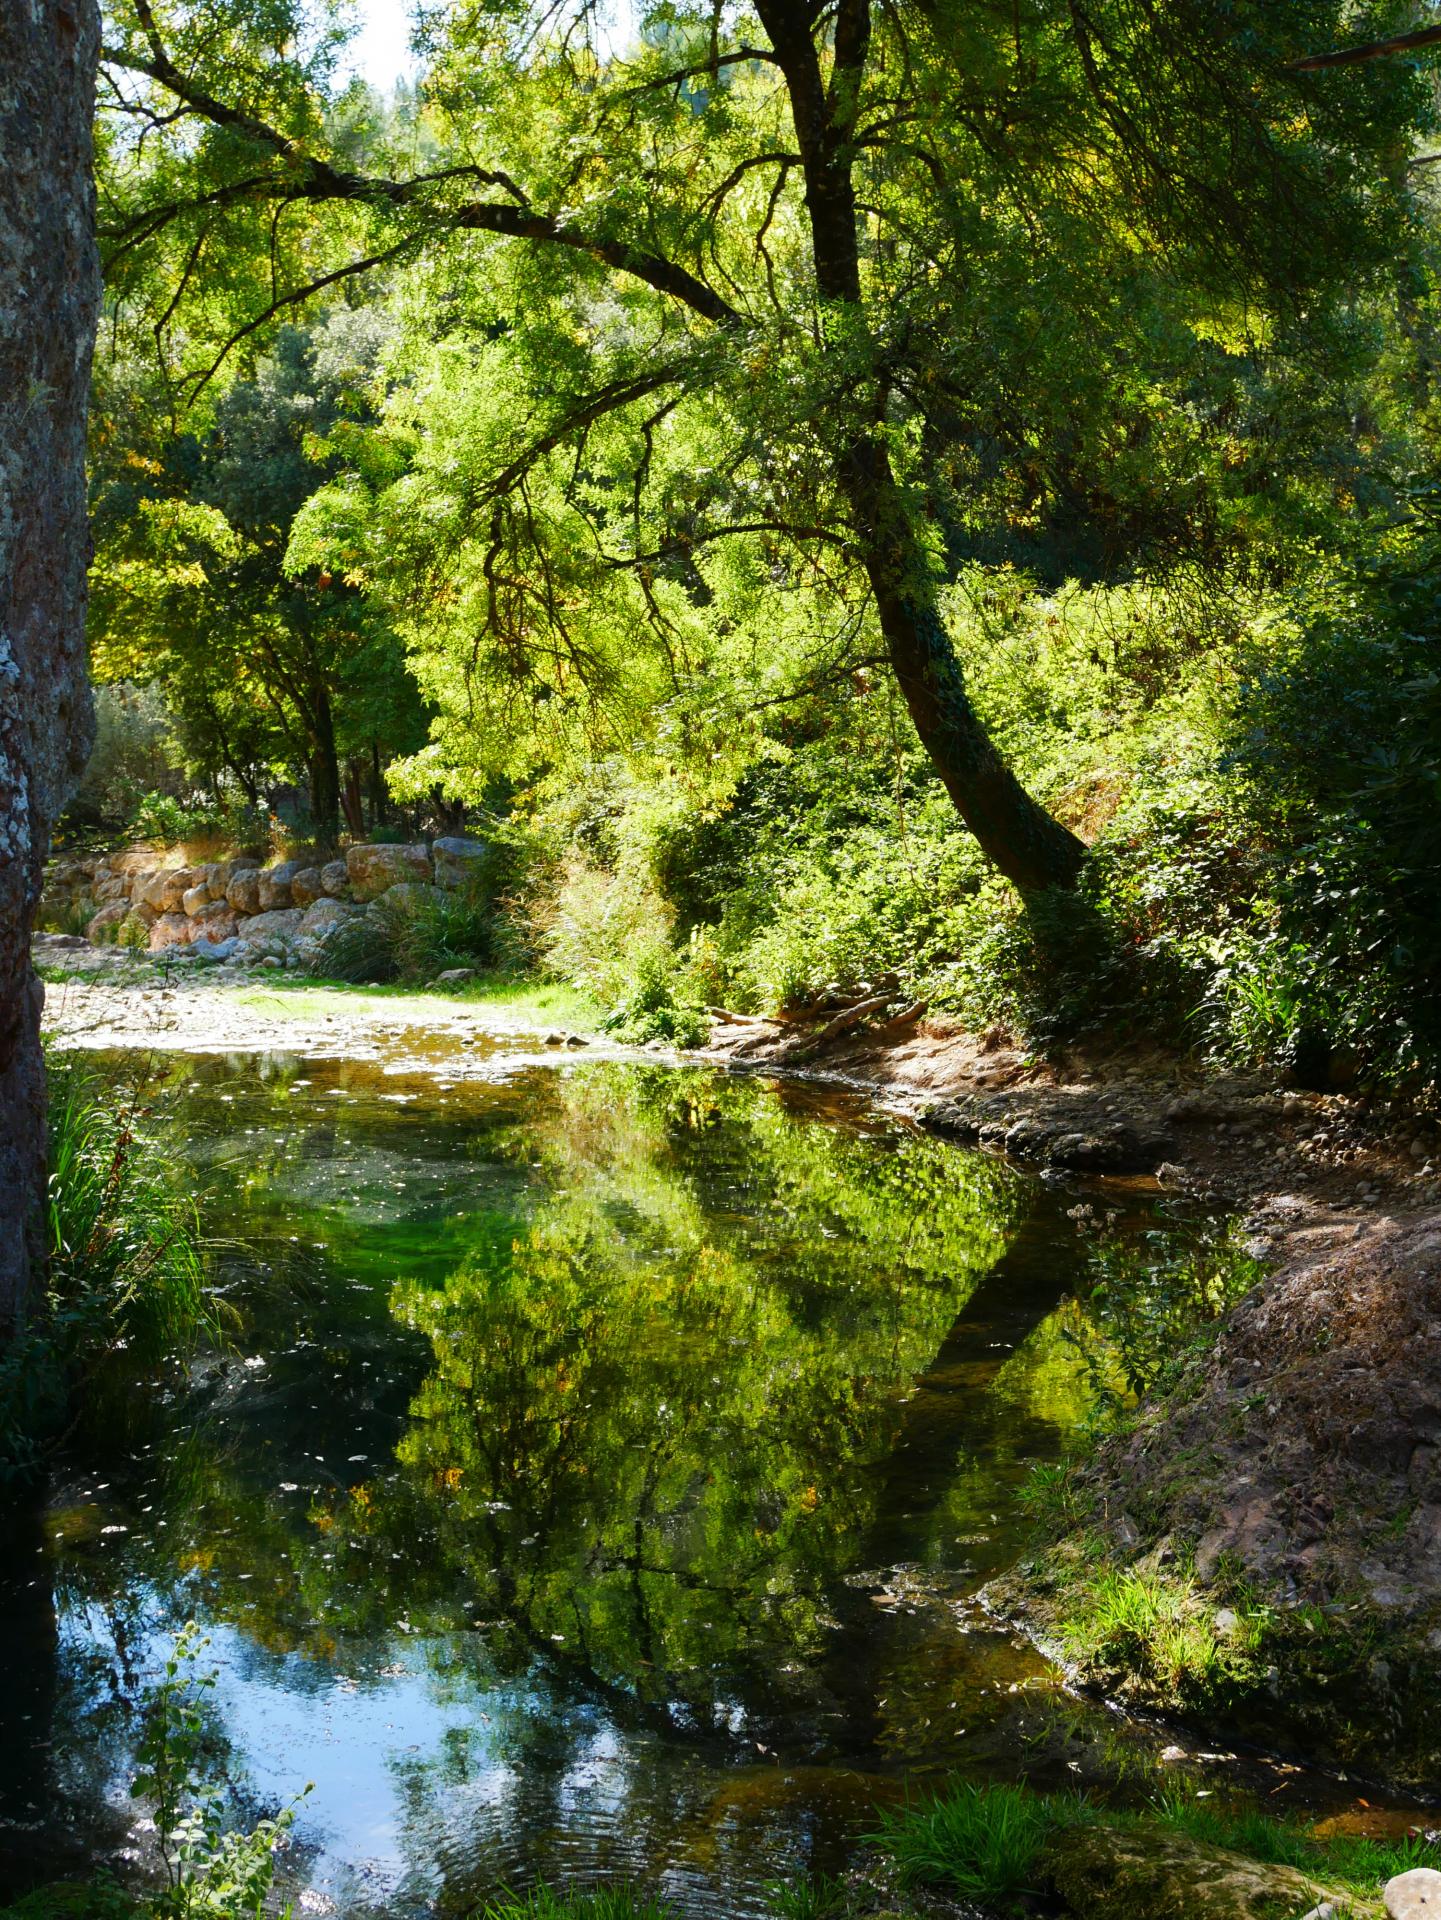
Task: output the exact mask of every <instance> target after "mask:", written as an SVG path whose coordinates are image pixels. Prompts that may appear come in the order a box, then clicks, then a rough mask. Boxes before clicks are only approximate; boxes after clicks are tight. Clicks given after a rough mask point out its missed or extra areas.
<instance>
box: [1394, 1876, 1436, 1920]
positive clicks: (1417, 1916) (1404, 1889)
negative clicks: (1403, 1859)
mask: <svg viewBox="0 0 1441 1920" xmlns="http://www.w3.org/2000/svg"><path fill="white" fill-rule="evenodd" d="M1385 1901H1386V1912H1387V1913H1388V1914H1389V1915H1390V1920H1441V1873H1438V1872H1437V1871H1436V1869H1435V1868H1434V1867H1413V1868H1412V1869H1411V1871H1410V1872H1409V1873H1398V1874H1397V1875H1396V1877H1395V1879H1394V1880H1388V1881H1387V1882H1386V1888H1385Z"/></svg>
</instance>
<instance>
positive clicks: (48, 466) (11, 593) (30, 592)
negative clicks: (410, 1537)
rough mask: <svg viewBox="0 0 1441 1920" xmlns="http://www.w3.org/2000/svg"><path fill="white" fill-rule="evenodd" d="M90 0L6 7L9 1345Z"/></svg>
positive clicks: (28, 1086) (63, 600) (76, 441)
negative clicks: (32, 931)
mask: <svg viewBox="0 0 1441 1920" xmlns="http://www.w3.org/2000/svg"><path fill="white" fill-rule="evenodd" d="M98 47H99V17H98V12H97V9H96V7H95V5H94V4H93V0H26V3H25V4H23V5H22V4H20V0H6V4H5V5H4V6H0V76H3V79H4V87H3V91H0V1339H3V1338H4V1335H5V1332H6V1330H7V1329H14V1328H15V1327H17V1326H18V1325H20V1324H21V1323H22V1322H23V1320H24V1317H25V1311H26V1303H27V1298H28V1296H29V1292H30V1286H31V1281H32V1279H33V1278H34V1276H35V1275H36V1274H37V1273H38V1272H40V1271H42V1270H43V1264H44V1237H43V1227H42V1218H41V1204H40V1203H41V1200H42V1197H43V1194H44V1185H45V1082H44V1070H43V1063H42V1061H41V1056H40V1039H39V1024H40V1008H41V1004H42V999H43V990H42V989H41V987H40V984H39V982H38V981H37V980H36V978H35V976H34V974H33V972H32V970H31V966H30V930H31V926H32V924H33V921H34V917H35V908H36V905H37V903H38V901H39V897H40V883H41V877H42V874H43V871H44V866H45V860H46V856H47V854H48V852H49V847H50V832H51V829H52V827H53V826H54V823H55V818H56V815H57V814H58V813H59V811H60V808H61V807H62V806H63V805H64V803H65V801H66V799H67V798H68V796H69V794H70V793H71V791H72V790H73V788H74V786H75V783H76V781H77V780H78V779H79V776H80V774H81V772H82V770H83V768H84V765H85V760H86V756H87V754H88V753H89V750H90V744H91V740H92V738H93V733H94V720H93V716H92V711H91V703H90V688H89V683H88V679H87V676H86V664H85V571H86V567H87V565H88V563H89V557H90V543H89V534H88V531H87V525H86V511H85V408H86V401H87V397H88V393H89V385H90V355H91V348H92V345H93V341H94V334H95V323H96V317H97V314H98V311H99V301H100V277H99V267H98V262H97V259H96V250H95V205H94V187H93V182H92V178H91V164H90V162H91V155H90V127H91V117H92V114H93V112H94V104H95V64H96V58H97V53H98Z"/></svg>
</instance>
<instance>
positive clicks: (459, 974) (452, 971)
mask: <svg viewBox="0 0 1441 1920" xmlns="http://www.w3.org/2000/svg"><path fill="white" fill-rule="evenodd" d="M474 978H475V968H474V967H447V968H446V970H445V972H444V973H438V974H437V975H436V976H435V984H436V986H438V987H463V986H464V985H465V983H466V981H467V980H473V979H474Z"/></svg>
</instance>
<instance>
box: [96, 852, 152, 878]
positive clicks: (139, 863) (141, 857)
mask: <svg viewBox="0 0 1441 1920" xmlns="http://www.w3.org/2000/svg"><path fill="white" fill-rule="evenodd" d="M105 864H106V865H107V866H108V867H109V869H110V871H111V872H112V873H123V874H125V875H127V876H128V877H129V878H130V879H131V880H136V879H138V878H139V877H140V875H141V874H142V873H143V874H151V873H154V871H155V849H154V848H153V847H126V848H125V849H124V850H123V851H122V852H120V853H112V854H111V855H110V857H109V859H108V860H107V861H106V863H105Z"/></svg>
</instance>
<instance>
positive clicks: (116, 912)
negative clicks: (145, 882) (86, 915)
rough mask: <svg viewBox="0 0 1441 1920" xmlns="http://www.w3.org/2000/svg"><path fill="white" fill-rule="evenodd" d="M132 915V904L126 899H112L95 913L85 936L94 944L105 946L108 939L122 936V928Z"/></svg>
mask: <svg viewBox="0 0 1441 1920" xmlns="http://www.w3.org/2000/svg"><path fill="white" fill-rule="evenodd" d="M129 917H130V906H129V903H128V902H127V901H125V900H111V901H108V902H107V903H106V905H105V906H103V907H102V908H101V909H100V911H99V912H98V913H97V914H95V915H93V916H92V918H91V920H90V922H89V924H88V926H87V927H86V929H85V938H86V939H87V940H88V941H90V943H91V945H92V946H96V947H99V946H103V945H105V944H106V942H108V941H112V940H117V939H118V938H119V937H120V929H121V927H122V926H123V925H124V924H125V922H126V921H127V920H128V919H129Z"/></svg>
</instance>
